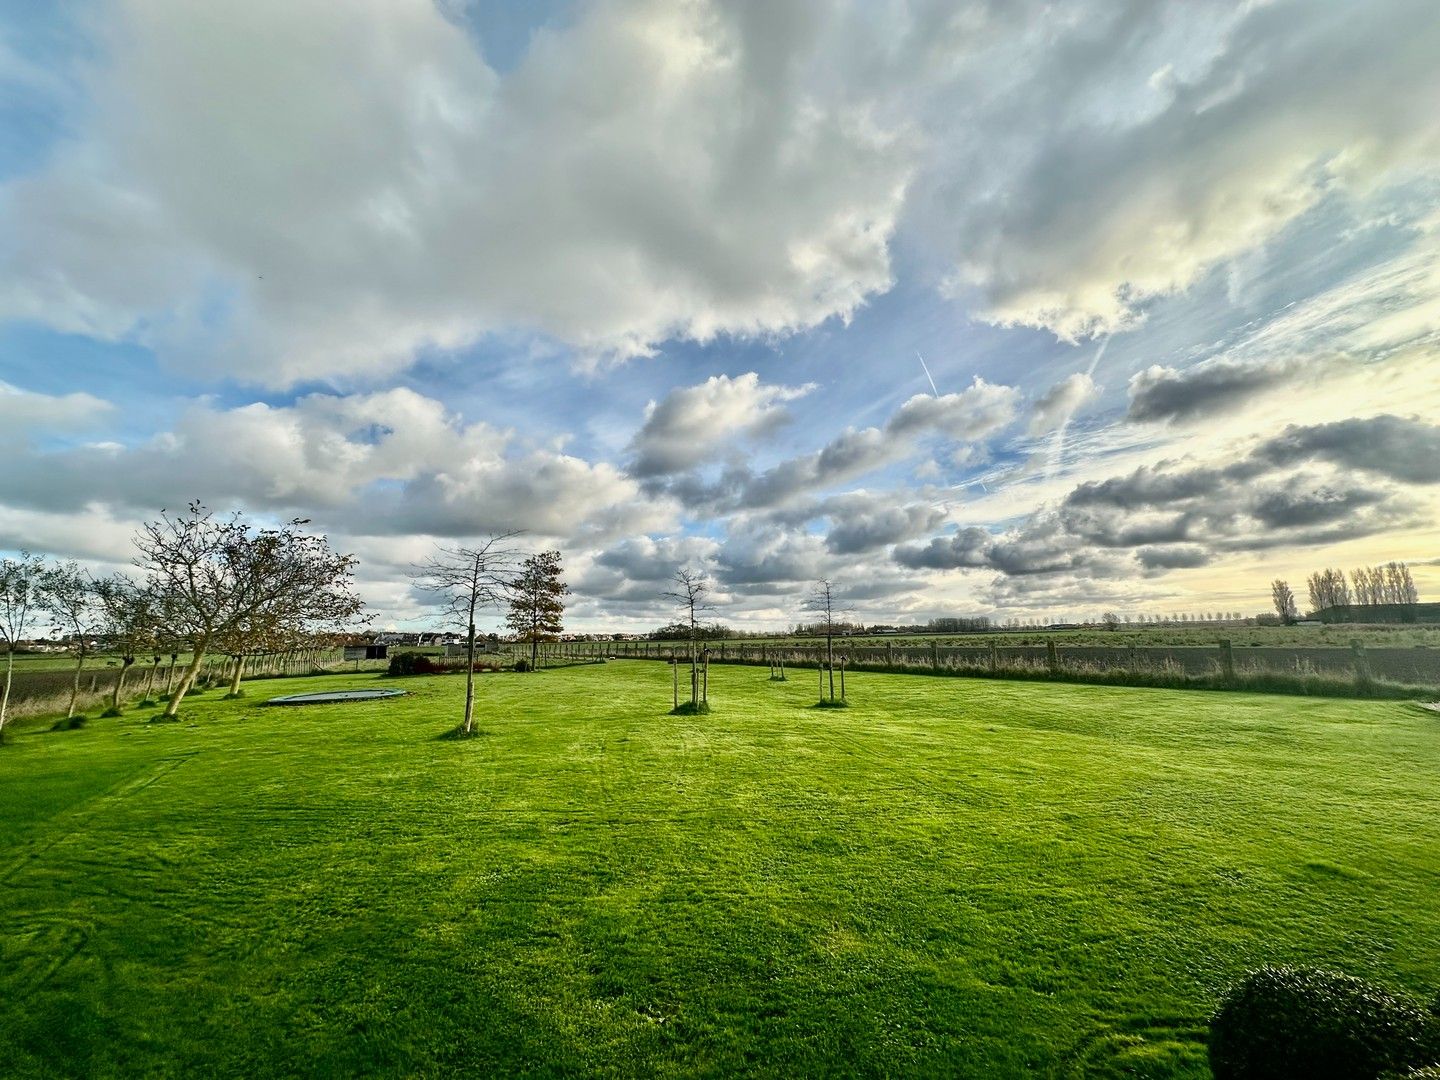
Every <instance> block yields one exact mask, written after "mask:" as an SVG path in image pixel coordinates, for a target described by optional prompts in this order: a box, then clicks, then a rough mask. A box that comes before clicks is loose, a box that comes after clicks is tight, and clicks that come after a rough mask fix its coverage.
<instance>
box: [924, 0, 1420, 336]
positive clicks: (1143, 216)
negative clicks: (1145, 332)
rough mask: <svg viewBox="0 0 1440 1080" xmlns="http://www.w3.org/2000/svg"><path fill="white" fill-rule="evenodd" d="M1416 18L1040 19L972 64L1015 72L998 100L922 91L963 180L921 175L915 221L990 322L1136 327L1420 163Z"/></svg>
mask: <svg viewBox="0 0 1440 1080" xmlns="http://www.w3.org/2000/svg"><path fill="white" fill-rule="evenodd" d="M1433 16H1434V12H1433V9H1432V7H1431V6H1430V5H1429V4H1428V3H1427V2H1425V0H1386V2H1380V3H1374V4H1368V5H1314V4H1305V3H1297V2H1275V3H1262V4H1231V3H1217V4H1208V5H1151V6H1148V7H1146V6H1139V7H1137V6H1135V5H1127V6H1111V7H1108V8H1105V7H1102V6H1088V7H1087V6H1077V7H1076V8H1075V9H1074V17H1073V18H1072V19H1071V20H1069V21H1064V20H1061V19H1060V17H1059V16H1057V15H1055V14H1054V13H1051V14H1050V16H1049V17H1047V18H1046V19H1044V20H1042V22H1041V24H1040V25H1042V26H1043V27H1044V29H1045V30H1046V31H1047V32H1045V33H1036V34H1033V35H1031V36H1029V37H1027V36H1025V35H1024V34H1021V33H1018V32H1017V33H1012V34H1010V35H1008V36H1006V37H1004V39H1003V40H1002V41H1001V42H1000V43H999V44H997V45H996V46H995V47H994V48H993V49H992V50H991V51H990V54H989V55H987V56H985V57H984V58H983V60H984V62H985V63H988V64H991V65H1000V64H1005V65H1007V66H1010V67H1013V68H1014V69H1015V71H1016V72H1017V73H1026V74H1027V75H1028V76H1029V77H1028V78H1027V79H1026V80H1025V81H1024V82H1023V84H1021V85H1019V86H1017V87H1016V88H1015V93H1013V94H1003V93H995V94H990V95H983V96H979V97H977V98H976V99H975V103H974V104H967V103H966V102H965V101H963V100H958V101H957V100H956V99H955V98H954V97H953V96H951V95H950V94H948V93H942V94H941V95H940V96H939V100H940V101H943V102H950V103H952V104H953V105H954V106H955V107H957V108H959V109H960V110H961V113H960V116H959V117H958V119H956V120H955V121H954V122H955V123H956V124H957V126H958V127H960V128H961V129H963V130H966V131H968V132H970V133H971V134H970V135H969V136H968V137H965V138H961V139H960V140H958V141H957V142H955V143H954V144H952V145H950V146H948V147H947V148H946V149H945V150H943V151H942V156H948V159H949V166H950V169H951V170H952V173H953V174H958V175H963V176H965V177H966V184H965V185H964V186H960V185H951V184H949V183H948V181H946V180H945V179H944V176H943V174H939V175H928V176H927V178H926V179H925V180H924V181H922V186H924V187H926V188H927V189H928V194H927V202H928V204H929V209H928V211H927V212H926V213H924V214H922V215H921V219H922V220H921V228H923V229H924V230H925V231H926V232H927V233H933V232H936V231H938V230H941V229H948V230H949V235H950V236H951V237H953V241H954V245H955V246H954V249H953V250H954V252H955V256H956V266H955V270H954V273H953V276H952V278H951V288H952V289H954V290H956V291H957V292H959V293H961V294H968V293H967V290H974V291H975V293H976V294H977V302H978V303H979V305H980V306H981V308H982V309H983V311H984V312H985V315H986V317H987V318H988V319H990V320H992V321H994V322H996V323H999V324H1001V325H1026V326H1038V327H1044V328H1046V329H1049V330H1051V331H1053V332H1054V333H1055V334H1056V335H1057V336H1059V337H1061V338H1063V339H1066V340H1075V339H1078V338H1081V337H1085V336H1089V335H1097V334H1103V333H1108V332H1111V331H1114V330H1119V329H1125V328H1128V327H1131V326H1134V325H1135V324H1136V323H1137V321H1139V320H1140V319H1142V318H1143V316H1144V311H1145V307H1146V304H1147V302H1148V301H1150V300H1152V299H1153V298H1156V297H1160V296H1165V295H1169V294H1172V293H1175V292H1179V291H1182V290H1184V289H1186V288H1188V287H1189V286H1190V285H1192V284H1193V283H1194V282H1196V281H1197V280H1198V279H1199V278H1200V277H1201V276H1202V275H1203V274H1205V273H1206V272H1208V271H1209V270H1210V269H1211V268H1213V267H1215V266H1217V265H1219V264H1221V263H1223V262H1225V261H1227V260H1230V259H1233V258H1235V257H1237V256H1240V255H1242V254H1244V253H1246V252H1249V251H1252V250H1254V249H1256V248H1257V247H1260V246H1262V245H1264V244H1266V243H1268V242H1269V241H1271V240H1272V239H1273V238H1275V237H1276V236H1277V235H1278V234H1279V233H1280V231H1281V230H1283V229H1285V228H1286V227H1287V226H1288V225H1290V224H1291V223H1292V222H1294V221H1296V220H1297V219H1298V218H1299V217H1301V216H1302V215H1304V214H1305V213H1306V212H1307V211H1309V210H1310V209H1312V208H1313V207H1316V206H1317V205H1319V204H1320V203H1321V202H1322V200H1326V199H1362V200H1363V199H1364V198H1365V197H1366V196H1368V195H1369V194H1370V193H1372V192H1373V191H1375V190H1376V189H1377V188H1379V187H1382V186H1383V185H1385V184H1387V183H1391V182H1395V181H1398V180H1410V179H1413V177H1414V176H1415V175H1416V174H1417V173H1424V172H1429V173H1430V174H1432V175H1433V174H1434V173H1435V171H1436V169H1437V166H1440V114H1437V111H1436V110H1435V108H1434V106H1433V103H1434V102H1435V101H1436V100H1440V67H1437V65H1436V64H1435V63H1434V56H1435V53H1436V51H1437V49H1440V23H1437V22H1436V20H1435V19H1434V17H1433ZM1182 64H1183V65H1184V69H1183V70H1182V69H1181V67H1180V65H1182ZM1166 65H1169V67H1170V70H1169V71H1168V72H1167V73H1166V74H1165V76H1164V77H1162V78H1158V79H1157V78H1154V76H1155V73H1156V72H1157V71H1160V70H1164V69H1165V67H1166ZM994 74H995V76H996V78H998V79H1001V80H1005V79H1007V78H1008V76H1006V75H1005V74H1004V73H1003V72H1002V71H1000V70H998V68H997V70H995V71H994ZM1018 77H1019V76H1018V74H1017V76H1016V78H1018ZM1042 118H1043V120H1042Z"/></svg>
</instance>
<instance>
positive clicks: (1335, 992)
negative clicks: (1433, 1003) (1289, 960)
mask: <svg viewBox="0 0 1440 1080" xmlns="http://www.w3.org/2000/svg"><path fill="white" fill-rule="evenodd" d="M1437 1059H1440V1021H1437V1018H1436V1017H1435V1016H1434V1015H1433V1014H1432V1013H1431V1012H1429V1010H1427V1009H1426V1008H1425V1007H1424V1006H1422V1005H1420V1004H1419V1003H1418V1002H1415V1001H1412V1000H1410V999H1408V998H1405V997H1401V996H1397V995H1395V994H1392V993H1390V992H1389V991H1388V990H1386V989H1384V988H1383V987H1379V986H1376V985H1374V984H1372V983H1368V982H1366V981H1365V980H1363V979H1356V978H1353V977H1351V976H1348V975H1338V974H1335V973H1334V972H1329V971H1322V970H1319V969H1316V968H1287V967H1263V968H1260V969H1258V970H1256V971H1252V972H1251V973H1250V974H1248V975H1246V976H1245V978H1244V979H1242V980H1241V981H1240V982H1239V983H1238V984H1237V985H1236V986H1234V987H1232V988H1231V989H1230V990H1229V991H1228V992H1227V993H1226V995H1225V997H1224V998H1223V999H1222V1000H1221V1002H1220V1007H1219V1008H1218V1009H1217V1010H1216V1012H1215V1015H1214V1017H1213V1018H1212V1019H1211V1021H1210V1067H1211V1069H1212V1070H1213V1071H1214V1073H1215V1078H1216V1080H1249V1078H1252V1077H1254V1078H1257V1080H1259V1078H1262V1077H1264V1078H1273V1077H1282V1076H1294V1077H1302V1076H1303V1077H1306V1078H1307V1080H1332V1078H1333V1080H1375V1078H1377V1077H1379V1076H1381V1075H1382V1074H1385V1073H1387V1072H1396V1071H1399V1072H1403V1071H1404V1070H1406V1069H1408V1068H1411V1067H1414V1066H1418V1065H1427V1064H1430V1063H1432V1062H1434V1061H1436V1060H1437Z"/></svg>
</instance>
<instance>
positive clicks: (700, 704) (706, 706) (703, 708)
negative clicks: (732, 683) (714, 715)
mask: <svg viewBox="0 0 1440 1080" xmlns="http://www.w3.org/2000/svg"><path fill="white" fill-rule="evenodd" d="M709 712H710V703H709V702H708V701H682V702H681V703H680V704H679V705H677V706H676V707H675V708H673V709H671V710H670V715H671V716H704V715H707V714H709Z"/></svg>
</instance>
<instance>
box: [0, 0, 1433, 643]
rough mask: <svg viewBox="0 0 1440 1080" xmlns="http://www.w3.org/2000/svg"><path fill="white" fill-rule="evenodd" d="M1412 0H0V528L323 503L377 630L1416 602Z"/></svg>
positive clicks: (110, 556) (65, 538)
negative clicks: (1350, 573) (1328, 595)
mask: <svg viewBox="0 0 1440 1080" xmlns="http://www.w3.org/2000/svg"><path fill="white" fill-rule="evenodd" d="M1437 55H1440V18H1436V15H1435V10H1434V6H1433V0H1289V2H1287V0H1247V2H1243V3H1229V2H1206V0H1196V2H1194V3H1187V4H1171V3H1163V2H1139V0H1134V2H1121V0H1115V2H1097V0H1075V2H1073V3H1067V4H1063V5H1055V4H1051V3H1030V2H1026V0H1004V2H1002V0H993V2H974V3H964V2H955V3H938V2H927V0H883V2H877V0H855V2H841V0H834V2H830V0H804V2H799V0H796V2H789V0H773V2H766V3H750V2H738V0H737V2H718V0H595V2H587V0H576V2H573V3H566V2H562V0H555V2H545V3H534V4H524V5H520V4H510V3H500V2H483V0H353V2H351V3H347V4H345V5H337V4H334V3H331V2H329V0H249V2H247V3H245V4H197V3H194V2H193V0H61V2H57V3H53V4H34V3H30V2H28V0H0V454H3V466H0V551H18V550H21V549H29V550H33V551H39V552H45V553H48V554H52V555H55V556H58V557H62V558H74V559H78V560H81V561H83V562H85V563H86V564H87V565H90V566H92V567H94V568H95V569H96V570H97V572H106V571H110V570H115V569H123V568H124V567H125V566H126V565H127V564H128V562H129V560H130V558H131V537H132V536H133V534H134V532H135V530H136V528H137V526H138V525H139V524H140V523H141V522H143V521H146V520H149V519H153V518H154V517H155V516H156V515H157V514H158V513H159V512H160V511H161V510H162V509H167V508H169V509H174V508H178V507H181V506H183V505H184V504H187V503H189V502H190V501H192V500H196V499H198V500H201V501H203V502H204V503H205V504H206V505H208V506H210V507H213V508H216V509H222V510H228V509H232V508H235V509H242V510H244V511H245V512H246V513H247V514H249V515H251V516H252V517H253V518H254V519H256V520H258V521H274V520H282V519H286V518H290V517H294V516H301V517H304V518H307V519H309V520H310V522H311V523H312V526H311V527H313V528H315V529H318V530H321V531H323V532H325V533H326V534H327V535H328V536H329V537H330V539H331V541H332V543H333V544H334V545H335V546H336V547H337V548H339V549H341V550H344V551H347V552H353V553H354V554H356V555H357V556H358V557H359V559H360V564H359V571H358V584H359V587H360V591H361V593H362V595H363V596H364V597H365V599H366V600H367V602H368V603H369V604H370V605H371V608H372V610H374V611H375V612H376V613H377V615H378V622H379V624H380V625H384V626H396V627H420V626H424V625H427V623H428V622H429V620H430V618H431V615H432V609H431V608H430V607H428V606H427V599H426V598H425V597H424V596H423V595H421V594H418V593H417V592H416V591H415V590H414V589H413V587H412V585H411V583H410V580H409V577H408V571H409V569H410V568H411V567H412V566H413V565H414V564H415V563H416V562H418V561H420V560H422V559H423V558H424V557H425V556H426V555H427V554H428V553H429V552H430V551H432V550H433V548H434V547H435V546H436V545H437V544H439V545H454V544H458V543H464V542H466V541H468V540H471V539H474V538H478V537H483V536H485V535H487V534H490V533H494V532H499V531H506V530H523V531H524V536H523V543H524V544H525V545H527V546H529V547H531V548H533V549H535V550H541V549H548V548H558V549H559V550H560V551H561V552H562V553H563V555H564V561H565V567H566V577H567V580H568V582H569V584H570V587H571V590H572V594H573V595H572V596H571V597H570V610H569V612H568V615H567V625H568V627H569V628H571V629H575V630H601V629H606V630H638V629H645V628H649V627H654V626H657V625H660V624H661V623H663V622H665V621H668V619H669V617H670V615H671V612H670V611H669V610H668V609H667V605H666V602H665V601H664V600H663V599H662V597H661V594H662V593H663V592H664V590H665V589H666V588H667V582H668V579H669V578H670V577H671V575H673V573H674V572H675V570H676V569H677V568H678V567H681V566H689V567H692V568H695V569H698V570H702V571H704V572H705V573H707V574H708V575H709V576H710V578H711V580H712V582H713V585H714V589H715V608H716V610H715V614H716V617H718V618H719V619H721V620H723V621H724V622H726V623H728V624H730V625H732V626H735V627H737V628H742V629H754V630H759V629H768V628H777V627H783V626H787V625H789V624H791V623H793V622H795V621H797V620H799V619H803V618H805V617H806V615H805V613H804V599H805V597H806V596H807V594H808V592H809V589H810V586H811V584H812V583H813V582H814V581H815V580H816V579H819V578H826V579H830V580H832V581H834V582H835V583H836V586H837V590H838V593H839V595H840V597H841V598H842V604H843V606H844V607H845V608H846V610H847V611H848V612H850V613H851V614H853V616H854V617H855V618H857V619H861V620H864V621H866V622H882V623H910V622H918V621H924V620H926V619H929V618H932V617H937V616H949V615H990V616H992V617H994V618H997V619H1001V620H1004V619H1009V618H1020V619H1025V620H1029V619H1041V620H1044V621H1054V620H1060V619H1064V620H1073V619H1079V618H1087V617H1094V616H1096V615H1097V614H1098V613H1100V612H1103V611H1114V612H1117V613H1119V614H1122V615H1134V616H1139V615H1154V614H1160V615H1170V614H1172V613H1175V612H1203V613H1210V612H1217V611H1220V612H1227V613H1228V612H1231V611H1242V612H1244V613H1246V614H1253V613H1256V612H1259V611H1263V610H1266V609H1267V608H1268V606H1269V592H1270V581H1271V580H1272V579H1273V578H1275V577H1286V578H1289V579H1291V580H1292V583H1293V584H1294V585H1295V586H1296V591H1297V592H1298V593H1299V594H1300V595H1301V596H1302V598H1303V596H1304V590H1303V579H1304V577H1305V576H1306V574H1307V573H1309V572H1310V571H1312V570H1314V569H1318V568H1321V567H1326V566H1339V567H1343V568H1347V569H1348V568H1351V567H1354V566H1358V565H1362V564H1367V563H1374V562H1381V561H1389V560H1391V559H1399V560H1406V561H1408V562H1410V563H1411V565H1412V569H1413V571H1414V574H1415V579H1416V582H1417V584H1418V585H1419V588H1420V592H1421V595H1422V598H1424V599H1437V598H1440V515H1437V509H1440V257H1437V256H1440V109H1437V108H1436V102H1440V64H1437V63H1436V62H1435V57H1436V56H1437Z"/></svg>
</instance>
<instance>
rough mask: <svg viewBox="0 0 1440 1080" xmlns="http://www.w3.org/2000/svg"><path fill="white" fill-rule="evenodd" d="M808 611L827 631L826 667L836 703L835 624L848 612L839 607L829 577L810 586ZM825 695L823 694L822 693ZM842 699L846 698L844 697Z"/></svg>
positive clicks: (833, 700) (834, 589)
mask: <svg viewBox="0 0 1440 1080" xmlns="http://www.w3.org/2000/svg"><path fill="white" fill-rule="evenodd" d="M804 608H805V610H806V611H810V612H814V613H815V614H817V615H819V616H820V625H821V627H823V628H824V631H825V667H826V670H827V671H829V673H830V703H831V704H834V703H835V700H836V699H835V625H836V620H837V616H839V615H842V614H846V612H844V611H842V610H841V608H840V607H839V597H838V596H837V595H836V585H835V583H834V582H833V581H830V580H828V579H827V578H821V579H820V580H819V581H817V582H815V584H814V585H812V586H811V587H810V595H809V597H807V598H806V600H805V603H804ZM822 697H823V695H822ZM840 700H842V701H843V700H844V698H843V697H842V698H841V699H840Z"/></svg>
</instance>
